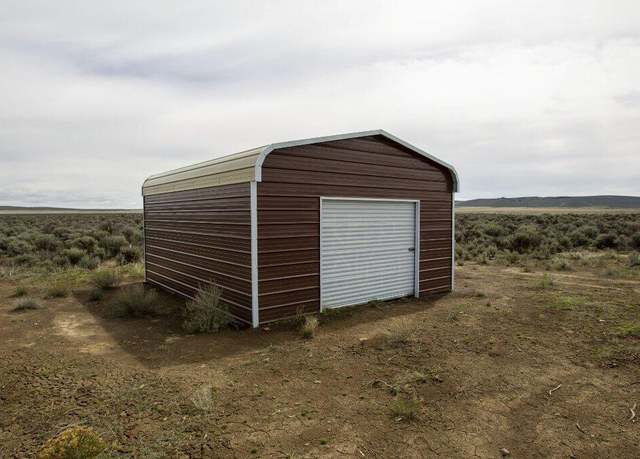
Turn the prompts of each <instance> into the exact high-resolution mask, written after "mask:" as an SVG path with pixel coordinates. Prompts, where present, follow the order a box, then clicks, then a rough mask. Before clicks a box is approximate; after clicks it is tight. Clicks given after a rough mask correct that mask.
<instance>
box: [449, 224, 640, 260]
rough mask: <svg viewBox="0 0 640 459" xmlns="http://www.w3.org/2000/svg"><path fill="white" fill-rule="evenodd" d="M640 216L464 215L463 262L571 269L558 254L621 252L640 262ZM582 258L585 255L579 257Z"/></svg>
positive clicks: (459, 247) (460, 232) (459, 236)
mask: <svg viewBox="0 0 640 459" xmlns="http://www.w3.org/2000/svg"><path fill="white" fill-rule="evenodd" d="M639 250H640V216H639V215H638V214H588V215H587V214H539V215H509V214H461V215H458V216H457V218H456V258H457V261H458V263H459V264H460V263H462V264H464V262H465V261H475V262H479V263H483V264H486V263H496V264H501V265H517V264H521V265H527V264H540V265H543V266H546V267H551V268H557V269H558V270H563V269H565V270H568V269H571V265H570V263H569V262H568V261H566V260H564V262H563V261H562V260H559V259H558V257H557V255H558V254H566V253H571V252H574V253H579V252H602V251H610V252H621V253H627V254H628V255H629V266H631V265H635V264H640V262H639V261H638V258H639V257H640V255H638V254H637V253H636V251H639ZM578 258H580V257H578Z"/></svg>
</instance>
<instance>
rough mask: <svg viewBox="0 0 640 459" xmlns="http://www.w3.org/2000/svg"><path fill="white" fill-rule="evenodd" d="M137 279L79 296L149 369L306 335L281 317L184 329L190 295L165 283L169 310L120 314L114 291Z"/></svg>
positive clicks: (375, 310)
mask: <svg viewBox="0 0 640 459" xmlns="http://www.w3.org/2000/svg"><path fill="white" fill-rule="evenodd" d="M135 285H143V284H142V283H137V284H127V285H123V286H122V287H121V288H117V289H112V290H108V291H106V292H105V295H104V297H103V298H102V299H101V300H99V301H91V300H90V298H89V290H77V291H75V292H74V297H75V299H76V300H77V301H78V302H79V303H80V304H81V305H82V306H83V307H84V308H85V309H86V311H87V312H88V313H90V314H91V315H92V316H93V318H94V319H95V321H96V322H97V324H98V325H99V326H100V327H102V328H103V329H104V330H105V331H106V333H108V334H109V336H110V337H111V338H112V339H113V340H114V341H115V342H116V344H117V345H118V346H119V347H120V349H121V350H122V351H124V352H126V353H127V354H129V355H131V356H132V357H134V358H135V359H136V360H137V361H138V362H140V363H141V364H142V365H143V366H145V367H146V368H149V369H161V368H170V367H176V366H180V365H189V364H198V363H205V362H208V361H212V360H216V359H222V358H229V357H235V356H241V355H244V354H251V353H255V352H258V351H261V350H263V349H265V348H267V347H269V346H272V345H282V344H286V343H290V342H300V341H301V340H302V338H301V336H300V333H299V331H298V328H297V325H296V324H295V323H294V322H293V321H288V322H275V323H272V324H268V325H267V326H265V327H262V328H260V329H252V328H248V327H244V328H230V329H227V330H223V331H221V332H220V333H217V334H202V335H193V334H189V333H186V332H185V331H184V330H183V329H182V316H181V310H182V308H183V307H184V300H183V299H181V298H179V297H177V296H176V295H172V294H169V293H167V292H164V291H162V290H160V289H155V290H156V291H157V293H158V298H157V303H158V304H159V305H161V307H160V309H161V310H162V311H163V312H162V314H161V315H156V316H146V317H141V318H129V317H127V318H116V317H114V316H113V312H112V304H113V301H114V297H115V296H116V295H117V293H118V291H120V290H121V289H122V288H127V287H131V286H135ZM146 288H152V287H149V286H147V287H146ZM440 297H442V295H439V296H433V297H429V298H427V299H420V300H418V299H416V298H404V299H399V300H392V301H386V302H376V303H369V304H365V305H360V306H352V307H348V308H340V309H339V310H335V311H331V312H329V313H324V314H321V316H320V317H321V322H322V328H323V330H326V331H333V332H337V331H341V330H348V329H350V328H354V327H355V326H358V325H360V324H362V323H363V322H369V323H371V322H377V321H381V320H388V319H390V318H396V317H402V316H405V315H410V314H413V313H415V312H418V311H421V310H424V309H426V308H429V307H431V306H432V304H433V303H434V302H435V301H436V300H437V299H438V298H440Z"/></svg>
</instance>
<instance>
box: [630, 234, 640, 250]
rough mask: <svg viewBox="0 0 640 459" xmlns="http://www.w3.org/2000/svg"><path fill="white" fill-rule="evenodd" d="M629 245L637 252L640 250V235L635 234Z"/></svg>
mask: <svg viewBox="0 0 640 459" xmlns="http://www.w3.org/2000/svg"><path fill="white" fill-rule="evenodd" d="M629 245H630V246H631V247H632V248H634V249H636V250H640V233H635V234H633V235H632V236H631V241H630V242H629Z"/></svg>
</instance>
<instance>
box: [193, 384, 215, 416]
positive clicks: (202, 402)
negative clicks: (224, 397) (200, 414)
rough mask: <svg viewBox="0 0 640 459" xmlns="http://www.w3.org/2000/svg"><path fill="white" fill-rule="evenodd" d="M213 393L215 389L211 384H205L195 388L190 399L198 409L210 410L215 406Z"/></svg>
mask: <svg viewBox="0 0 640 459" xmlns="http://www.w3.org/2000/svg"><path fill="white" fill-rule="evenodd" d="M214 395H215V389H214V388H213V385H211V384H206V385H204V386H202V387H200V388H199V389H197V390H196V391H195V392H194V393H193V394H192V395H191V398H190V400H191V403H193V406H195V407H196V408H197V409H199V410H200V411H206V412H210V411H212V410H213V408H214V407H215V405H214V400H213V398H214Z"/></svg>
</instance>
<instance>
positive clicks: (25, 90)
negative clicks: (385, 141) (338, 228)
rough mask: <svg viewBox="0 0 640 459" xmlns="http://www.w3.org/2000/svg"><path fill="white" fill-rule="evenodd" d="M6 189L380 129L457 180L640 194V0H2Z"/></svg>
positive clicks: (118, 193) (118, 176)
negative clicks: (446, 166)
mask: <svg viewBox="0 0 640 459" xmlns="http://www.w3.org/2000/svg"><path fill="white" fill-rule="evenodd" d="M0 65H1V66H0V101H1V103H0V205H3V204H4V205H7V204H8V205H60V206H74V207H140V206H141V198H140V185H141V183H142V181H143V179H144V178H145V177H146V176H147V175H150V174H152V173H156V172H160V171H163V170H166V169H169V168H174V167H178V166H181V165H185V164H189V163H192V162H195V161H202V160H206V159H210V158H213V157H217V156H221V155H224V154H227V153H232V152H235V151H239V150H243V149H246V148H250V147H255V146H258V145H262V144H266V143H271V142H277V141H283V140H291V139H296V138H305V137H316V136H321V135H328V134H336V133H342V132H350V131H360V130H368V129H376V128H383V129H386V130H387V131H389V132H391V133H393V134H395V135H397V136H399V137H401V138H403V139H405V140H407V141H408V142H410V143H413V144H415V145H417V146H419V147H421V148H423V149H425V150H427V151H429V152H430V153H432V154H434V155H436V156H438V157H440V158H442V159H444V160H445V161H448V162H450V163H452V164H454V165H455V166H456V168H457V169H458V171H459V173H460V176H461V180H462V182H461V190H462V192H461V193H460V194H459V195H458V198H460V199H468V198H475V197H494V196H523V195H583V194H631V195H640V2H638V1H637V0H629V1H624V0H615V1H611V0H603V1H589V0H578V1H569V0H563V1H561V2H558V1H549V2H542V1H537V2H534V1H524V0H519V1H516V2H514V1H513V0H506V1H469V2H462V1H456V2H427V1H417V2H415V3H413V2H388V1H381V2H377V1H372V0H367V1H363V2H360V3H359V4H358V2H355V1H350V2H343V1H337V2H333V1H324V2H311V1H308V2H303V1H300V0H297V1H291V2H285V1H272V2H266V1H263V2H213V1H210V0H209V1H190V2H184V1H176V2H169V1H163V2H157V1H152V0H148V1H144V0H141V1H126V2H121V3H120V2H116V1H112V2H90V1H74V2H71V1H62V0H58V1H55V2H54V1H50V0H47V1H42V2H38V1H29V0H18V1H12V0H2V2H0Z"/></svg>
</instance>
